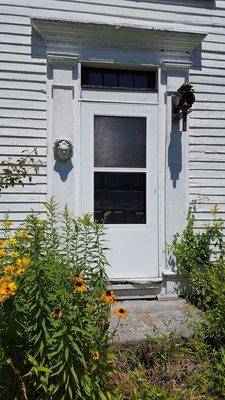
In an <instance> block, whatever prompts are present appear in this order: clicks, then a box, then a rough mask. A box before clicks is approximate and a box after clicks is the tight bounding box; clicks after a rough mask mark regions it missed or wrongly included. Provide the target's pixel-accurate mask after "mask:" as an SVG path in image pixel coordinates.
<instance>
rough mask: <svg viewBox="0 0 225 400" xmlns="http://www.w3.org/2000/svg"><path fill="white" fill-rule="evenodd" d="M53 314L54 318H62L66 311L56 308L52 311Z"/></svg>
mask: <svg viewBox="0 0 225 400" xmlns="http://www.w3.org/2000/svg"><path fill="white" fill-rule="evenodd" d="M51 315H52V317H53V318H62V317H63V315H64V311H63V310H62V309H61V308H55V310H53V311H52V312H51Z"/></svg>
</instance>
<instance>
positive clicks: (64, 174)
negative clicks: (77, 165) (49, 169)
mask: <svg viewBox="0 0 225 400" xmlns="http://www.w3.org/2000/svg"><path fill="white" fill-rule="evenodd" d="M72 169H73V164H72V161H71V160H69V161H67V162H66V163H62V162H60V161H58V160H56V161H55V165H54V171H55V172H57V173H58V174H59V176H60V179H61V181H62V182H66V180H67V178H68V175H69V173H70V171H72Z"/></svg>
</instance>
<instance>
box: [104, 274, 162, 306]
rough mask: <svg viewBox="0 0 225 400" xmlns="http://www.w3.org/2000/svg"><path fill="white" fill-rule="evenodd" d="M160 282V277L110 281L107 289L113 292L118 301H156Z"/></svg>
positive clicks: (159, 291) (160, 286) (159, 290)
mask: <svg viewBox="0 0 225 400" xmlns="http://www.w3.org/2000/svg"><path fill="white" fill-rule="evenodd" d="M162 282H163V279H162V278H160V277H155V278H137V279H136V278H135V279H112V280H110V284H109V289H110V290H113V291H114V292H115V293H116V295H117V297H118V299H120V300H131V299H135V300H137V299H156V298H157V296H158V295H159V294H160V293H161V290H162Z"/></svg>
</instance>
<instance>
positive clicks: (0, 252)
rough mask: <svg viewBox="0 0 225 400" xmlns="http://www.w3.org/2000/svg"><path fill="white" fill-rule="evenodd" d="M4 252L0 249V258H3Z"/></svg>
mask: <svg viewBox="0 0 225 400" xmlns="http://www.w3.org/2000/svg"><path fill="white" fill-rule="evenodd" d="M5 255H6V252H5V250H4V249H0V257H5Z"/></svg>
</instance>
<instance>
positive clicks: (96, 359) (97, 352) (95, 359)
mask: <svg viewBox="0 0 225 400" xmlns="http://www.w3.org/2000/svg"><path fill="white" fill-rule="evenodd" d="M100 359H101V356H100V353H99V351H96V353H95V354H94V355H93V356H92V360H94V361H98V360H100Z"/></svg>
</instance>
